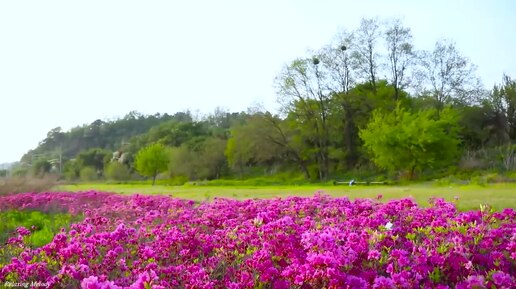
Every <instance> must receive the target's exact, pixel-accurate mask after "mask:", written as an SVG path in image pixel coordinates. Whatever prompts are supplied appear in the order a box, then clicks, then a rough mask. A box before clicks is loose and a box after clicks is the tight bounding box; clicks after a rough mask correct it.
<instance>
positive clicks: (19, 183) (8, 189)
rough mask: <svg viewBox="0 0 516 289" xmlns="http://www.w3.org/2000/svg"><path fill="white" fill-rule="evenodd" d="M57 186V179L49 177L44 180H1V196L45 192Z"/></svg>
mask: <svg viewBox="0 0 516 289" xmlns="http://www.w3.org/2000/svg"><path fill="white" fill-rule="evenodd" d="M55 185H57V177H56V176H51V175H47V176H45V177H44V178H32V177H16V176H15V177H7V178H1V179H0V194H5V193H22V192H43V191H47V190H50V189H51V188H52V187H54V186H55Z"/></svg>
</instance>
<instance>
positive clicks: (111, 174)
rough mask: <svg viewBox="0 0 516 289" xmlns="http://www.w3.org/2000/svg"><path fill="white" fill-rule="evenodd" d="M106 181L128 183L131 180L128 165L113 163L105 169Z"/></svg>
mask: <svg viewBox="0 0 516 289" xmlns="http://www.w3.org/2000/svg"><path fill="white" fill-rule="evenodd" d="M104 176H105V177H106V179H109V180H113V181H127V180H129V179H130V178H131V173H130V172H129V168H127V166H126V165H124V164H121V163H119V162H111V163H109V164H107V166H106V168H105V169H104Z"/></svg>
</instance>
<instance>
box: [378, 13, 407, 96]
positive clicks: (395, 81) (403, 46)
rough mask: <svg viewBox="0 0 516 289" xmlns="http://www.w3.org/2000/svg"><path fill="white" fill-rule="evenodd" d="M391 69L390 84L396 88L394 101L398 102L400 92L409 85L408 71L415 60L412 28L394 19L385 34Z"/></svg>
mask: <svg viewBox="0 0 516 289" xmlns="http://www.w3.org/2000/svg"><path fill="white" fill-rule="evenodd" d="M384 37H385V43H386V46H387V56H388V62H389V69H390V83H391V84H392V85H393V86H394V90H395V95H394V100H398V98H399V95H400V90H402V89H405V88H406V86H407V85H408V77H407V70H408V69H409V68H410V66H412V64H413V63H414V60H415V54H414V51H413V44H412V33H411V31H410V28H408V27H404V26H403V24H402V22H401V20H399V19H394V20H392V21H391V22H390V24H389V27H388V28H387V30H386V31H385V34H384Z"/></svg>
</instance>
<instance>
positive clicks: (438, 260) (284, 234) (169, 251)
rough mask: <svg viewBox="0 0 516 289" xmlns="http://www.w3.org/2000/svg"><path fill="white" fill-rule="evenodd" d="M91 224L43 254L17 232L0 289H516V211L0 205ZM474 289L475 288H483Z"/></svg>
mask: <svg viewBox="0 0 516 289" xmlns="http://www.w3.org/2000/svg"><path fill="white" fill-rule="evenodd" d="M49 204H59V206H60V208H61V210H62V211H63V212H66V213H68V214H83V215H84V219H83V220H82V221H80V222H77V223H74V224H72V225H71V226H70V229H68V230H65V229H62V230H61V231H60V232H59V233H58V234H56V235H55V236H54V238H53V240H52V241H51V242H50V243H48V244H46V245H44V246H42V247H39V248H33V247H31V246H30V245H28V244H27V240H28V238H29V237H30V235H31V231H30V230H28V229H26V228H24V227H19V228H18V229H17V231H16V233H15V234H13V236H11V238H9V240H8V241H7V244H6V245H5V246H2V247H0V260H7V258H5V257H6V256H9V257H10V258H9V259H8V261H4V262H3V263H1V264H0V284H2V283H5V282H32V281H36V282H45V283H47V284H48V285H50V288H232V289H236V288H280V289H281V288H299V289H309V288H314V289H315V288H515V287H516V278H515V276H516V221H515V220H516V212H515V211H514V210H513V209H505V210H503V211H501V212H494V211H492V210H491V209H490V208H489V207H488V206H481V207H480V208H479V210H476V211H470V212H458V211H457V210H456V209H455V206H454V204H452V203H447V202H445V201H443V200H442V199H432V200H430V206H429V207H425V208H423V207H419V206H418V205H417V204H416V203H415V202H414V201H413V200H411V199H402V200H396V201H389V202H387V203H382V202H380V201H379V200H370V199H357V200H355V201H350V200H349V199H347V198H331V197H329V196H325V195H320V194H316V195H315V196H314V197H311V198H301V197H290V198H285V199H273V200H246V201H236V200H230V199H215V200H214V201H212V202H204V203H195V202H193V201H188V200H181V199H176V198H172V197H168V196H142V195H132V196H122V195H117V194H109V193H101V192H83V193H39V194H17V195H8V196H2V197H0V210H10V209H15V208H18V209H20V208H21V209H40V210H42V211H45V210H46V209H48V208H49V206H52V207H53V205H49ZM475 286H476V287H475Z"/></svg>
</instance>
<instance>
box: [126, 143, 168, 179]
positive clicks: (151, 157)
mask: <svg viewBox="0 0 516 289" xmlns="http://www.w3.org/2000/svg"><path fill="white" fill-rule="evenodd" d="M168 163H169V155H168V153H167V149H166V148H165V146H163V145H162V144H160V143H155V144H151V145H149V146H147V147H144V148H143V149H141V150H140V151H138V153H137V154H136V159H135V165H134V166H135V169H136V171H138V173H140V174H141V175H142V176H146V177H152V185H153V186H154V184H155V183H156V177H157V176H158V174H159V173H162V172H165V171H166V170H167V169H168Z"/></svg>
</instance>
